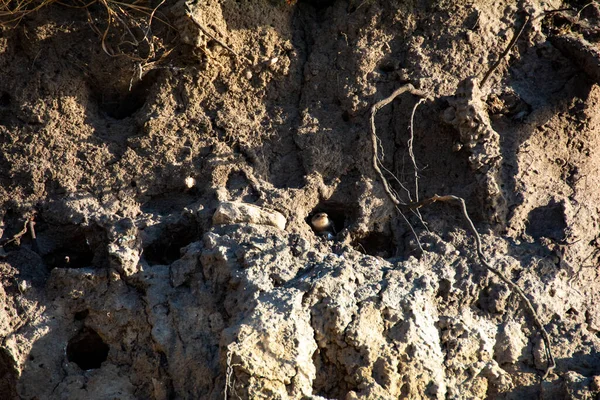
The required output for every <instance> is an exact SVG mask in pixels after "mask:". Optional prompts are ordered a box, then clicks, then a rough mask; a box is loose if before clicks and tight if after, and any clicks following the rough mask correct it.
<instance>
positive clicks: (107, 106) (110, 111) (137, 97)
mask: <svg viewBox="0 0 600 400" xmlns="http://www.w3.org/2000/svg"><path fill="white" fill-rule="evenodd" d="M158 73H159V71H158V70H152V71H150V72H148V73H147V74H146V75H145V76H144V77H143V78H142V80H140V81H139V82H138V83H136V84H135V85H133V87H132V88H131V90H130V91H127V92H125V93H104V92H100V93H99V95H98V104H99V107H100V110H101V111H103V112H104V113H105V114H106V115H107V116H109V117H111V118H114V119H116V120H122V119H125V118H127V117H130V116H132V115H133V114H134V113H135V112H136V111H138V110H139V109H140V108H142V107H143V106H144V104H146V98H147V97H148V93H149V92H150V89H151V88H152V86H153V85H154V84H155V83H156V80H157V78H158Z"/></svg>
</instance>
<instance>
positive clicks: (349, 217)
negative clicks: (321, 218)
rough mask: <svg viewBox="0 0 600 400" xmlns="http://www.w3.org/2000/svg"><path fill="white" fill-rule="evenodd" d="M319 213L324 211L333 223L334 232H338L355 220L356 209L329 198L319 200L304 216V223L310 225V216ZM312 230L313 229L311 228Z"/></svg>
mask: <svg viewBox="0 0 600 400" xmlns="http://www.w3.org/2000/svg"><path fill="white" fill-rule="evenodd" d="M319 213H325V214H327V216H328V217H329V219H330V220H331V222H332V223H333V229H334V233H335V234H338V233H340V232H341V231H342V230H344V229H346V228H348V227H349V226H350V224H351V223H352V222H353V221H354V220H356V216H357V214H358V209H357V208H356V207H353V206H349V205H348V204H344V203H339V202H336V201H331V200H323V201H321V202H320V203H319V204H318V205H317V206H316V207H315V208H314V209H313V210H312V211H311V212H310V214H308V216H307V217H306V218H305V221H306V223H307V224H308V225H309V226H310V227H311V229H312V224H311V220H312V218H313V217H314V216H315V215H316V214H319ZM313 230H314V229H313Z"/></svg>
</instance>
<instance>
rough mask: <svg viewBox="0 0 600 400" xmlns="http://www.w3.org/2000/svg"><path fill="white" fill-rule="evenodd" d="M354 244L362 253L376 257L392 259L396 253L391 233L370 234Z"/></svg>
mask: <svg viewBox="0 0 600 400" xmlns="http://www.w3.org/2000/svg"><path fill="white" fill-rule="evenodd" d="M352 244H353V246H354V248H355V249H356V250H358V251H360V252H361V253H364V254H369V255H371V256H375V257H381V258H390V257H393V256H394V255H395V253H396V252H395V249H396V246H395V245H394V238H393V235H392V234H391V233H384V232H370V233H369V234H367V235H366V236H364V237H362V238H360V239H357V240H355V241H354V242H353V243H352Z"/></svg>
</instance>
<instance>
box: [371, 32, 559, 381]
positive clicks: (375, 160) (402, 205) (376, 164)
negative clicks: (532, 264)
mask: <svg viewBox="0 0 600 400" xmlns="http://www.w3.org/2000/svg"><path fill="white" fill-rule="evenodd" d="M526 24H527V21H526V22H525V24H524V25H526ZM521 31H522V29H521ZM519 34H520V33H519ZM518 36H519V35H516V36H515V38H518ZM514 41H515V42H516V39H514ZM510 47H512V46H511V45H509V47H508V48H509V49H510ZM502 58H503V57H501V59H502ZM491 71H493V68H492V69H491V70H490V72H489V73H488V74H486V76H489V74H490V73H491ZM405 92H409V93H411V94H414V95H416V96H420V97H425V98H426V97H428V96H427V95H426V94H425V93H423V92H421V91H419V90H416V89H415V88H414V86H413V85H411V84H406V85H404V86H401V87H400V88H398V89H396V90H395V91H394V92H393V93H392V94H391V95H390V96H388V97H386V98H385V99H383V100H381V101H378V102H377V103H375V104H374V105H373V107H371V121H370V122H371V145H372V148H373V156H372V165H373V169H374V170H375V173H376V174H377V176H378V177H379V179H380V180H381V183H382V184H383V187H384V190H385V193H386V194H387V196H388V198H389V199H390V201H391V202H392V203H394V205H395V206H396V209H397V210H398V212H399V213H400V215H401V216H402V217H403V218H404V219H405V220H406V217H405V216H404V213H403V211H412V212H416V211H418V210H419V209H420V208H421V207H425V206H428V205H430V204H433V203H436V202H446V203H458V204H459V205H460V207H461V211H462V214H463V217H464V218H465V220H466V221H467V224H468V227H469V230H470V231H471V233H472V234H473V236H475V244H476V247H477V256H478V257H479V261H480V262H481V264H483V266H484V267H485V268H486V269H487V270H488V271H490V272H492V273H493V274H494V275H496V276H498V277H499V278H500V279H501V280H502V281H503V282H504V283H506V285H508V287H509V288H510V289H512V290H513V291H514V292H515V293H517V295H518V296H519V297H520V299H521V301H522V302H523V304H525V307H526V308H527V310H528V311H529V312H530V313H531V315H532V316H533V320H534V323H535V325H536V327H537V328H538V329H539V331H540V332H541V335H542V339H543V341H544V344H545V351H546V358H547V360H548V361H547V366H546V370H545V372H544V375H543V376H542V380H544V379H546V378H547V377H548V374H549V373H550V372H551V371H552V370H553V369H554V368H555V367H556V362H555V360H554V356H553V353H552V345H551V342H550V335H549V334H548V332H547V331H546V329H545V328H544V324H543V323H542V320H541V319H540V317H539V316H538V314H537V312H536V310H535V308H534V307H533V304H532V303H531V301H530V300H529V299H528V298H527V295H526V294H525V292H523V290H522V289H521V288H520V287H519V286H518V285H517V284H515V283H514V282H512V281H511V280H510V279H508V278H507V277H506V276H504V274H503V273H502V272H501V271H500V270H498V269H496V268H494V267H493V266H492V265H491V264H490V263H489V261H488V260H487V258H486V256H485V254H484V253H483V249H482V246H481V237H480V236H479V233H478V232H477V229H476V228H475V225H474V224H473V221H472V220H471V218H470V217H469V213H468V212H467V206H466V204H465V201H464V199H462V198H461V197H457V196H453V195H446V196H438V195H434V196H433V197H430V198H427V199H424V200H421V201H416V202H411V203H406V202H403V201H401V200H400V199H399V198H398V197H397V196H396V195H395V194H394V192H393V189H392V188H391V187H390V185H389V183H388V181H387V179H386V178H385V176H384V175H383V172H382V171H381V168H380V163H381V161H380V160H379V156H378V141H379V139H378V137H377V131H376V129H375V114H377V111H379V110H380V109H382V108H383V107H385V106H386V105H388V104H390V103H391V102H392V101H393V100H394V99H395V98H396V97H398V96H399V95H401V94H402V93H405ZM417 104H418V103H417ZM413 114H414V110H413ZM412 140H413V133H412V117H411V139H410V145H411V146H412ZM411 153H412V151H411ZM411 158H413V165H414V166H416V161H415V160H414V155H413V154H411ZM415 168H416V167H415ZM415 173H416V172H415ZM411 229H412V226H411ZM413 233H414V230H413ZM415 235H416V234H415ZM419 246H420V244H419Z"/></svg>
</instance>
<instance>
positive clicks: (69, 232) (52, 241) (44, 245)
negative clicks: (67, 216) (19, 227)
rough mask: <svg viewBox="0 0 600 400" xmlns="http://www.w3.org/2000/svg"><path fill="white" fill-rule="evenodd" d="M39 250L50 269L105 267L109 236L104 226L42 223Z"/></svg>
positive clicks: (38, 241) (38, 240)
mask: <svg viewBox="0 0 600 400" xmlns="http://www.w3.org/2000/svg"><path fill="white" fill-rule="evenodd" d="M38 226H40V227H41V228H42V229H40V230H39V233H38V237H37V240H36V242H37V243H36V246H37V247H38V252H39V254H40V255H41V256H42V259H43V260H44V263H45V264H46V266H47V268H48V269H49V270H51V269H54V268H90V267H96V268H99V267H102V266H103V265H104V262H105V261H106V249H105V246H104V244H105V242H106V236H105V232H104V230H103V229H102V228H99V227H91V226H87V227H83V226H77V225H67V226H56V225H44V224H43V223H39V224H38Z"/></svg>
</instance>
